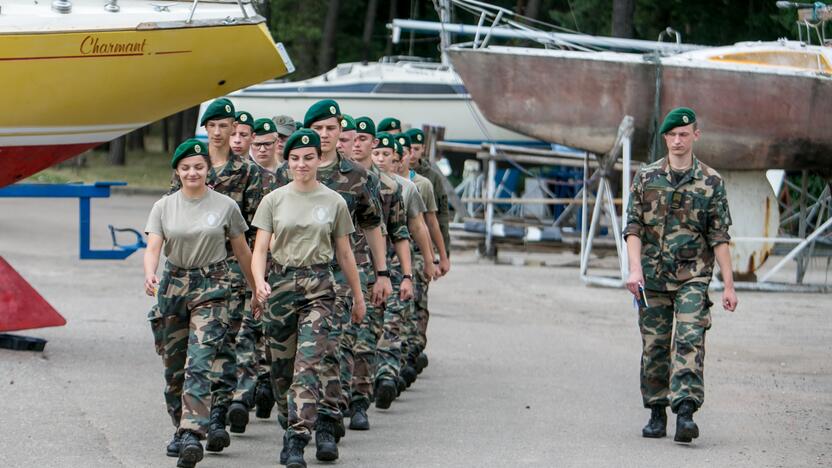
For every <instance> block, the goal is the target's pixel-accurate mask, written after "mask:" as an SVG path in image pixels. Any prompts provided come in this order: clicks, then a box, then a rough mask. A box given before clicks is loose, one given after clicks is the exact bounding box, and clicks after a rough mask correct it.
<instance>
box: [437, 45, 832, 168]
mask: <svg viewBox="0 0 832 468" xmlns="http://www.w3.org/2000/svg"><path fill="white" fill-rule="evenodd" d="M506 49H508V48H506ZM525 51H529V52H528V53H526V52H525ZM448 55H449V56H450V58H451V60H452V62H453V64H454V68H455V70H456V71H457V73H459V75H460V76H461V77H462V79H463V81H464V83H465V86H466V88H467V89H468V91H469V92H470V93H471V96H472V97H473V99H474V101H476V102H477V104H478V105H479V108H480V109H481V110H482V112H483V114H484V115H485V116H486V118H488V119H489V120H490V121H491V122H492V123H494V124H497V125H500V126H504V127H506V128H509V129H512V130H515V131H517V132H520V133H523V134H526V135H530V136H532V137H535V138H539V139H542V140H545V141H549V142H553V143H559V144H563V145H567V146H572V147H576V148H581V149H584V150H588V151H592V152H595V153H605V152H607V151H609V150H610V149H611V148H612V145H613V144H614V141H615V137H616V134H617V129H618V126H619V125H620V123H621V119H622V118H623V117H624V116H625V115H630V116H632V117H633V118H634V119H635V132H634V135H633V145H634V146H633V156H634V157H635V158H636V159H640V160H646V159H647V157H648V156H647V155H648V148H649V137H650V125H651V120H652V119H653V113H654V99H655V89H656V67H655V65H654V64H651V63H649V62H646V61H644V60H643V59H641V58H639V59H637V60H636V59H632V58H630V59H629V60H616V59H614V58H610V59H607V58H608V57H614V56H615V55H614V54H600V55H598V54H592V53H570V52H563V51H555V52H550V51H540V50H536V49H520V48H512V50H511V52H510V53H508V52H507V51H505V50H503V51H493V50H490V49H477V50H472V49H459V48H452V49H450V50H449V51H448ZM628 55H631V54H617V56H619V57H623V56H628ZM598 57H602V58H600V59H599V58H598ZM633 57H640V56H633ZM829 102H832V78H829V77H828V76H823V75H820V74H815V75H810V74H797V73H794V74H789V73H772V72H769V73H762V72H748V71H742V70H739V69H738V68H737V67H731V66H722V67H720V66H715V67H714V68H706V67H701V66H692V65H686V64H681V63H680V64H674V63H665V64H664V65H663V67H662V76H661V105H660V111H659V114H660V116H664V115H665V114H666V113H667V112H668V111H669V110H670V109H671V108H673V107H677V106H688V107H692V108H694V109H695V110H696V112H697V116H698V117H697V118H698V121H699V123H700V128H701V129H702V131H703V135H702V138H701V139H700V140H699V141H698V142H697V144H696V153H697V156H699V157H700V158H701V159H703V160H704V161H706V162H707V163H708V164H710V165H712V166H713V167H716V168H718V169H736V170H763V169H775V168H776V169H817V168H823V167H828V166H829V163H830V158H832V132H830V131H829V129H830V128H832V113H830V112H829V105H828V103H829Z"/></svg>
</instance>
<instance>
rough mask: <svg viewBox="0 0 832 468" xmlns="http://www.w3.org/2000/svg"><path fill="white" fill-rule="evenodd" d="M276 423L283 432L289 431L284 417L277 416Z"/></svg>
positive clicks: (287, 420)
mask: <svg viewBox="0 0 832 468" xmlns="http://www.w3.org/2000/svg"><path fill="white" fill-rule="evenodd" d="M277 423H278V424H280V427H282V428H283V430H284V431H287V430H289V419H288V418H287V417H286V416H283V415H282V414H278V415H277Z"/></svg>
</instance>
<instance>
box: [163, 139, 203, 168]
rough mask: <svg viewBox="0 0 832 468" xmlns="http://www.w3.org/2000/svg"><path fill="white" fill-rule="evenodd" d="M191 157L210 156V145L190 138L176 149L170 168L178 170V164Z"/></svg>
mask: <svg viewBox="0 0 832 468" xmlns="http://www.w3.org/2000/svg"><path fill="white" fill-rule="evenodd" d="M189 156H208V144H207V143H203V142H201V141H199V140H197V139H196V138H189V139H187V140H185V141H183V142H182V144H180V145H179V146H177V147H176V151H174V153H173V159H171V160H170V167H172V168H174V169H176V164H177V163H178V162H179V160H180V159H182V158H187V157H189Z"/></svg>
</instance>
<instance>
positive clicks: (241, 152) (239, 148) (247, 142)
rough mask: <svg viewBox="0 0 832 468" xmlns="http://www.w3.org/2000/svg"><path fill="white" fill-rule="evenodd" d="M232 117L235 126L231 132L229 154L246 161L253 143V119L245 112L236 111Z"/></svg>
mask: <svg viewBox="0 0 832 468" xmlns="http://www.w3.org/2000/svg"><path fill="white" fill-rule="evenodd" d="M234 115H235V119H234V120H235V122H236V123H237V125H235V126H234V131H233V132H231V140H230V144H231V152H232V153H234V154H236V155H237V156H240V157H241V158H242V159H248V157H249V154H248V151H249V149H250V148H251V142H252V141H254V117H252V116H251V114H249V113H248V112H246V111H237V112H236V113H235V114H234Z"/></svg>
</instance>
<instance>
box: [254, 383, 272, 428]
mask: <svg viewBox="0 0 832 468" xmlns="http://www.w3.org/2000/svg"><path fill="white" fill-rule="evenodd" d="M254 406H255V407H256V408H257V412H256V413H255V416H257V417H258V418H260V419H269V418H270V417H271V415H272V408H274V393H273V392H272V385H271V383H269V382H261V381H257V386H256V387H255V388H254Z"/></svg>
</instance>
